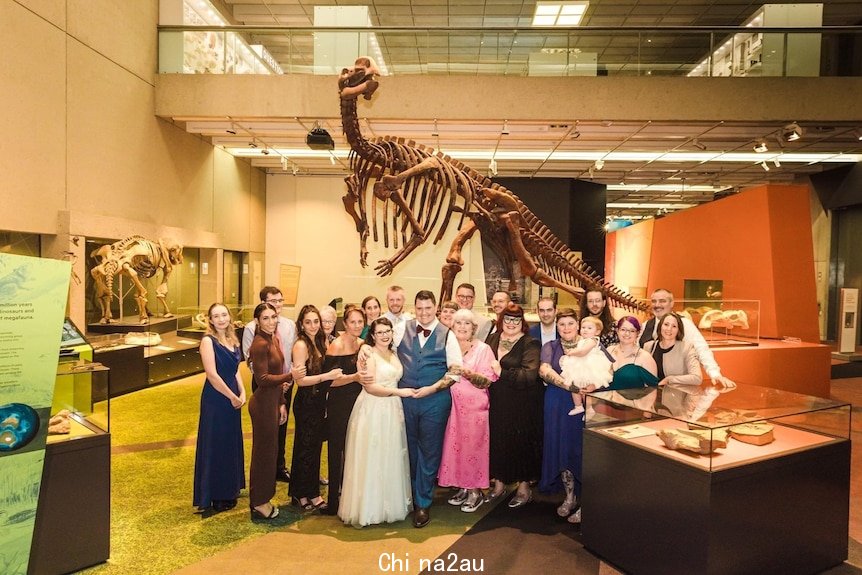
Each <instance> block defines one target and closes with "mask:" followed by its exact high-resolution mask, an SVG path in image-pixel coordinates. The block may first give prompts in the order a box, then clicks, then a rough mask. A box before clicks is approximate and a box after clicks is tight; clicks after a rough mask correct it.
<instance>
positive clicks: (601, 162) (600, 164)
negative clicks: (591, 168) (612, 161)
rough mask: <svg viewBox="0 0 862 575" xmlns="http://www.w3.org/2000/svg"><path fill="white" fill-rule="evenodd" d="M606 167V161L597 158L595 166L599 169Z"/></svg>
mask: <svg viewBox="0 0 862 575" xmlns="http://www.w3.org/2000/svg"><path fill="white" fill-rule="evenodd" d="M604 167H605V161H604V160H602V159H599V160H596V164H595V168H596V169H597V170H601V169H602V168H604Z"/></svg>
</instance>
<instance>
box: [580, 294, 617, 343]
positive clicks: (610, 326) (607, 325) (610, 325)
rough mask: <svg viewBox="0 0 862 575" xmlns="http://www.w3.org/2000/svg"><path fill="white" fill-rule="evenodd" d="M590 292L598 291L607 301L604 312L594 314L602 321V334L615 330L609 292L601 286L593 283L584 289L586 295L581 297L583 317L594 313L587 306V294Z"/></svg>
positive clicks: (603, 299)
mask: <svg viewBox="0 0 862 575" xmlns="http://www.w3.org/2000/svg"><path fill="white" fill-rule="evenodd" d="M590 293H598V294H601V296H602V301H604V302H605V307H603V308H602V313H600V314H599V315H597V316H594V317H596V318H598V319H599V321H601V322H602V332H601V333H602V334H603V335H604V334H606V333H611V332H612V331H614V316H613V315H612V314H611V306H610V305H608V304H609V302H608V292H607V290H605V289H604V288H603V287H601V286H597V285H593V286H589V287H588V288H586V290H585V291H584V295H583V296H582V297H581V305H580V312H581V319H583V318H585V317H588V316H591V315H593V314H591V313H590V308H588V307H587V296H588V295H589V294H590Z"/></svg>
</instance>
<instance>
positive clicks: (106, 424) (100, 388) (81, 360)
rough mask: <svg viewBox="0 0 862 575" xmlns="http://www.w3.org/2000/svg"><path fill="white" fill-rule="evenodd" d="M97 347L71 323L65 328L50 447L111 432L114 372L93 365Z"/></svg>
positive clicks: (96, 363)
mask: <svg viewBox="0 0 862 575" xmlns="http://www.w3.org/2000/svg"><path fill="white" fill-rule="evenodd" d="M93 352H94V346H93V345H91V344H90V342H89V340H88V339H86V338H85V337H84V335H83V334H82V333H81V331H80V330H79V329H78V328H77V326H75V324H74V323H73V322H72V321H71V320H70V319H68V318H67V319H66V320H65V322H64V324H63V335H62V339H61V343H60V358H59V361H58V363H57V379H56V383H55V387H54V399H53V402H52V404H51V419H50V420H49V422H48V443H49V444H51V443H56V442H58V441H64V440H70V439H76V438H79V437H84V436H91V435H100V434H106V433H109V431H110V399H109V397H110V369H108V368H107V367H105V366H104V365H102V364H101V363H99V362H96V361H93V358H94V353H93Z"/></svg>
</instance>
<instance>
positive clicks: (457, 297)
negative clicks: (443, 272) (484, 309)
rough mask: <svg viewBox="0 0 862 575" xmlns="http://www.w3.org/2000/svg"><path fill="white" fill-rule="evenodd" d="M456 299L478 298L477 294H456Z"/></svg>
mask: <svg viewBox="0 0 862 575" xmlns="http://www.w3.org/2000/svg"><path fill="white" fill-rule="evenodd" d="M455 299H476V296H474V295H464V294H458V295H456V296H455Z"/></svg>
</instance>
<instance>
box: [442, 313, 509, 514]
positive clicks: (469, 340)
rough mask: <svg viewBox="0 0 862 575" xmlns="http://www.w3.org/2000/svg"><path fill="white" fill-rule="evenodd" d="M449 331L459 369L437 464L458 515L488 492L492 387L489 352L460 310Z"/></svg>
mask: <svg viewBox="0 0 862 575" xmlns="http://www.w3.org/2000/svg"><path fill="white" fill-rule="evenodd" d="M452 319H453V325H452V331H453V332H454V333H455V337H456V338H457V339H458V345H459V346H460V347H461V353H462V354H463V355H464V363H463V366H462V367H461V379H459V380H458V381H457V382H456V383H455V385H453V386H452V387H451V392H452V411H451V412H450V413H449V422H448V423H447V424H446V435H445V436H444V438H443V459H442V460H441V462H440V473H439V475H438V477H437V480H438V483H439V484H440V485H444V486H451V487H458V488H459V491H458V492H457V493H456V494H455V495H453V496H452V497H451V498H450V499H449V504H450V505H460V506H461V511H464V512H466V513H472V512H473V511H476V509H478V508H479V506H480V505H482V503H484V501H485V498H484V496H483V493H482V490H483V489H486V488H487V487H488V483H489V481H488V479H489V472H488V451H489V445H490V434H489V432H488V408H489V405H490V402H489V401H488V386H489V385H491V382H492V381H496V379H497V375H496V373H495V372H494V368H493V363H494V361H495V359H494V352H493V351H492V350H491V348H490V347H488V345H486V344H485V343H483V342H481V341H479V340H477V339H475V335H476V327H477V326H476V323H475V319H474V315H473V312H471V311H470V310H467V309H462V310H459V311H457V312H455V315H454V316H453V317H452Z"/></svg>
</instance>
